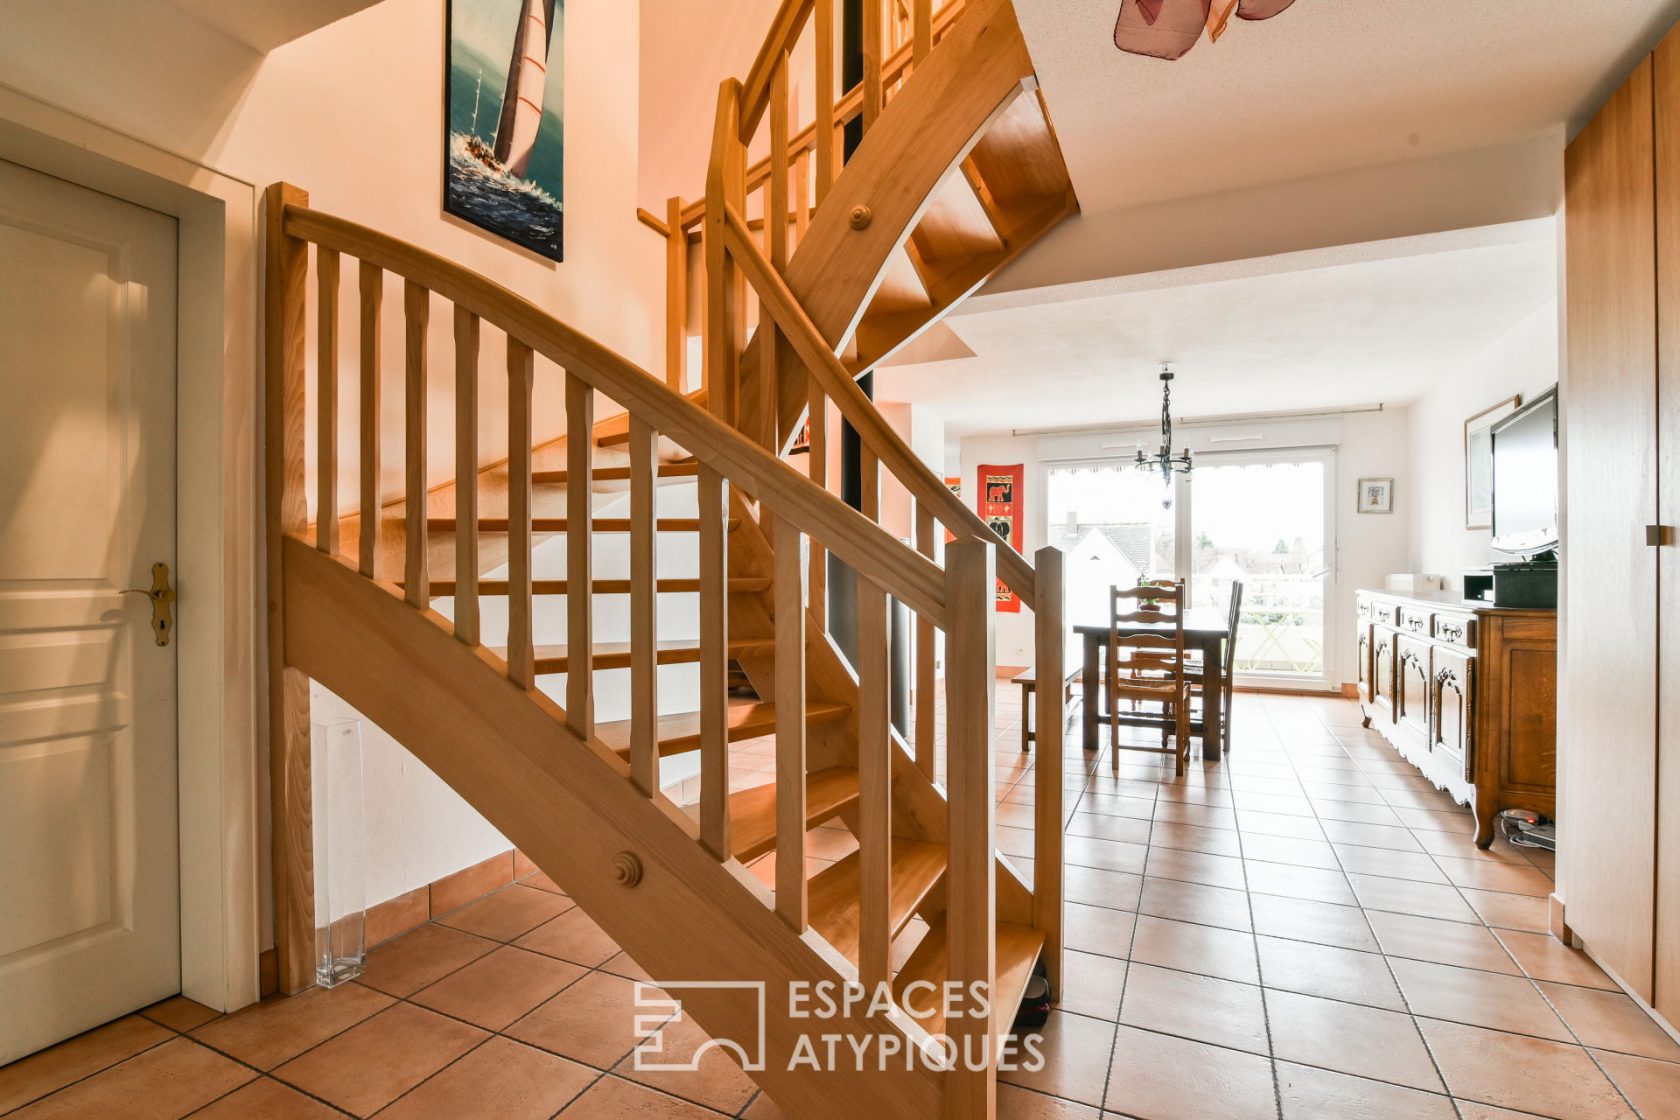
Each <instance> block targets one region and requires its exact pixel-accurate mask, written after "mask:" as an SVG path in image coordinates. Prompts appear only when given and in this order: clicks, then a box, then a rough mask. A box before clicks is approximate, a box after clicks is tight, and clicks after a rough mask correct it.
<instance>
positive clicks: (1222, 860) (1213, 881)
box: [1148, 848, 1244, 891]
mask: <svg viewBox="0 0 1680 1120" xmlns="http://www.w3.org/2000/svg"><path fill="white" fill-rule="evenodd" d="M1148 873H1149V875H1150V876H1151V877H1153V878H1156V879H1178V880H1180V881H1182V882H1186V883H1203V884H1206V885H1207V886H1210V887H1228V888H1230V889H1232V890H1239V891H1240V890H1242V889H1243V887H1244V879H1243V861H1242V860H1240V859H1235V858H1233V857H1231V856H1215V855H1209V854H1207V853H1206V852H1190V851H1185V850H1183V849H1181V848H1152V849H1150V852H1149V865H1148Z"/></svg>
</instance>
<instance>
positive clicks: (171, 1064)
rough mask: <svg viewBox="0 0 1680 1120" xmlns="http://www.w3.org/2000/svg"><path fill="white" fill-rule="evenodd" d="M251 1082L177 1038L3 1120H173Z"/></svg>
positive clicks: (233, 1065)
mask: <svg viewBox="0 0 1680 1120" xmlns="http://www.w3.org/2000/svg"><path fill="white" fill-rule="evenodd" d="M256 1076H257V1075H256V1074H255V1073H253V1072H252V1071H251V1070H249V1069H247V1068H246V1067H244V1066H242V1065H240V1064H239V1063H238V1062H233V1061H229V1060H228V1059H227V1058H224V1057H223V1056H222V1055H220V1054H218V1053H216V1052H215V1051H214V1050H209V1049H206V1048H205V1047H203V1046H200V1045H199V1044H198V1043H196V1042H193V1041H192V1040H191V1039H186V1038H181V1037H178V1036H177V1037H176V1038H174V1039H172V1040H170V1041H169V1042H165V1043H164V1044H163V1045H161V1046H156V1047H153V1048H152V1049H150V1050H147V1051H145V1052H144V1053H142V1054H137V1055H136V1056H134V1057H132V1058H130V1059H128V1060H127V1061H126V1062H123V1063H122V1064H120V1065H117V1066H113V1067H112V1068H110V1069H108V1070H104V1071H103V1072H100V1073H97V1074H95V1075H94V1076H92V1077H89V1078H88V1079H87V1080H85V1081H78V1082H76V1083H75V1084H74V1085H70V1086H67V1087H66V1088H63V1089H60V1090H59V1091H58V1092H56V1093H54V1094H53V1095H52V1096H50V1097H47V1098H45V1099H44V1100H38V1101H36V1102H35V1103H34V1104H32V1105H28V1106H26V1107H24V1108H22V1109H19V1110H18V1111H17V1112H14V1113H12V1114H11V1117H9V1118H8V1120H12V1118H15V1120H91V1118H93V1117H116V1116H120V1117H122V1118H123V1120H176V1117H179V1116H185V1115H186V1114H187V1113H189V1112H191V1111H193V1110H194V1109H196V1108H202V1107H203V1106H204V1105H207V1104H209V1103H210V1102H211V1101H213V1100H215V1099H216V1098H217V1097H219V1096H221V1095H222V1094H224V1093H227V1092H231V1091H232V1090H234V1089H237V1088H238V1087H239V1086H241V1085H243V1084H244V1083H245V1082H247V1081H249V1080H251V1079H252V1078H254V1077H256Z"/></svg>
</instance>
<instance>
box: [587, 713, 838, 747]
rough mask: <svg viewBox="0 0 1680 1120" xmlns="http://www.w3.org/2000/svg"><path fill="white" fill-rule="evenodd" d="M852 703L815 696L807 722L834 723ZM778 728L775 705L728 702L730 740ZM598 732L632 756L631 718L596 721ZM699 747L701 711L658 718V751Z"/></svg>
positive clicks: (610, 744) (748, 737)
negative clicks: (838, 702)
mask: <svg viewBox="0 0 1680 1120" xmlns="http://www.w3.org/2000/svg"><path fill="white" fill-rule="evenodd" d="M851 711H852V709H851V706H850V705H849V704H828V703H824V702H822V701H818V700H812V701H809V702H807V703H806V705H805V723H806V726H808V727H811V726H816V725H819V724H824V723H833V722H835V721H836V720H842V719H845V718H846V717H847V716H848V715H850V714H851ZM775 732H776V705H774V704H770V703H766V702H765V701H762V700H735V701H731V702H730V705H729V741H730V742H731V743H733V742H737V741H739V740H741V739H756V738H758V737H759V736H761V735H773V734H775ZM595 735H596V737H597V738H598V739H600V740H601V741H602V742H603V743H605V744H607V746H609V747H611V748H612V749H613V750H615V751H617V752H618V753H619V754H620V755H622V756H624V757H625V758H628V757H629V756H630V721H629V720H627V719H621V720H614V721H612V722H610V723H598V724H596V725H595ZM699 749H700V713H699V712H684V713H682V714H681V715H674V716H664V717H662V718H661V719H660V720H659V755H660V757H661V758H664V757H666V756H667V755H673V754H683V753H685V752H687V751H697V750H699Z"/></svg>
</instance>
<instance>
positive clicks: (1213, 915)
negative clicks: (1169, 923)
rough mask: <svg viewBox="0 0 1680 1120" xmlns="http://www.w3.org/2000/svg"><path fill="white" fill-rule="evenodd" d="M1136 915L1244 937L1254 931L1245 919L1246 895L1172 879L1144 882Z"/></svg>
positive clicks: (1240, 892)
mask: <svg viewBox="0 0 1680 1120" xmlns="http://www.w3.org/2000/svg"><path fill="white" fill-rule="evenodd" d="M1138 913H1140V914H1153V915H1154V916H1155V917H1157V918H1172V919H1173V920H1175V921H1180V922H1196V923H1198V924H1201V925H1209V926H1223V927H1224V928H1226V929H1235V930H1241V931H1242V932H1244V933H1248V932H1251V931H1252V930H1253V928H1254V923H1253V921H1252V919H1251V918H1250V917H1249V911H1248V895H1247V894H1245V893H1244V892H1242V891H1233V890H1227V889H1226V888H1224V887H1209V886H1204V885H1203V884H1201V883H1181V882H1179V881H1177V880H1175V879H1145V880H1144V882H1143V894H1142V897H1141V899H1140V900H1139V902H1138Z"/></svg>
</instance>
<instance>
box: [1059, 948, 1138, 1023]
mask: <svg viewBox="0 0 1680 1120" xmlns="http://www.w3.org/2000/svg"><path fill="white" fill-rule="evenodd" d="M1065 958H1066V959H1065V963H1064V964H1063V968H1064V972H1063V977H1062V990H1061V991H1060V992H1058V993H1057V1001H1056V1004H1057V1006H1058V1007H1060V1008H1061V1009H1062V1010H1063V1011H1070V1012H1072V1013H1074V1014H1076V1015H1089V1016H1091V1017H1092V1018H1094V1019H1108V1020H1111V1021H1112V1020H1113V1019H1115V1018H1117V1017H1118V1016H1119V1014H1120V994H1121V993H1122V992H1123V991H1125V989H1126V962H1125V961H1122V960H1116V959H1115V958H1113V957H1104V956H1098V955H1097V954H1095V953H1080V952H1076V951H1074V950H1072V949H1069V950H1068V951H1067V953H1066V954H1065Z"/></svg>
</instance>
